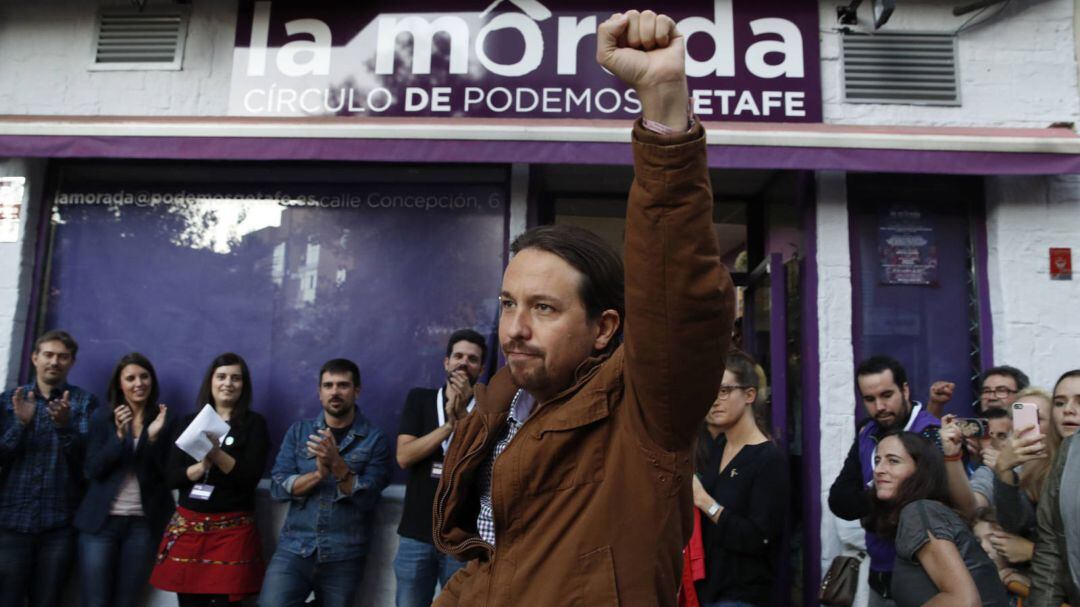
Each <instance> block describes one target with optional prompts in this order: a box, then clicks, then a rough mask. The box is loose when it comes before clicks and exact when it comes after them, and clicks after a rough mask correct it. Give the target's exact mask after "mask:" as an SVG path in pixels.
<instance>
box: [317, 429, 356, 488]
mask: <svg viewBox="0 0 1080 607" xmlns="http://www.w3.org/2000/svg"><path fill="white" fill-rule="evenodd" d="M307 451H308V454H309V455H313V456H314V457H315V459H316V466H318V470H319V474H320V475H322V476H323V477H324V478H325V477H326V476H327V475H329V474H333V475H334V478H336V479H338V480H341V479H342V478H344V477H345V475H347V474H348V473H349V469H348V466H346V465H345V460H344V459H343V458H342V457H341V453H340V452H339V451H338V445H337V441H336V440H334V433H333V432H331V431H330V429H329V428H323V429H322V430H319V433H318V434H311V435H309V436H308V440H307Z"/></svg>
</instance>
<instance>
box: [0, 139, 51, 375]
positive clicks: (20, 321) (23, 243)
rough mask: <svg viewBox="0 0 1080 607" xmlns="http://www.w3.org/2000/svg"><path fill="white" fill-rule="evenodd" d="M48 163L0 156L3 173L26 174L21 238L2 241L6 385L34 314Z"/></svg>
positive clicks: (0, 299) (0, 310) (0, 342)
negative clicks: (32, 297) (33, 293)
mask: <svg viewBox="0 0 1080 607" xmlns="http://www.w3.org/2000/svg"><path fill="white" fill-rule="evenodd" d="M44 168H45V163H44V162H43V161H39V160H25V159H6V160H4V159H0V177H23V178H24V179H25V180H26V182H25V186H24V189H23V202H22V209H21V212H22V215H21V217H20V224H21V225H20V226H19V240H18V242H0V379H2V380H3V382H4V383H3V386H4V387H3V388H0V389H5V390H6V389H7V388H8V387H10V386H14V385H15V382H16V381H17V380H18V373H19V366H20V365H21V363H22V347H23V338H24V337H25V335H26V326H27V321H28V320H29V319H30V318H31V316H32V311H31V310H30V309H29V305H30V291H31V289H30V284H31V283H32V281H33V271H34V268H33V264H34V245H35V243H36V242H37V237H36V236H37V234H36V229H37V225H38V217H40V212H41V210H40V209H41V205H40V204H36V203H35V201H37V200H38V199H40V197H41V195H42V194H41V192H42V189H43V187H44V177H45V170H44Z"/></svg>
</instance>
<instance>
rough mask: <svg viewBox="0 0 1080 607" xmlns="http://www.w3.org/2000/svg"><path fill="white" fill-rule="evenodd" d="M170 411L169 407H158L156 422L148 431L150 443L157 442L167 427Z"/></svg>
mask: <svg viewBox="0 0 1080 607" xmlns="http://www.w3.org/2000/svg"><path fill="white" fill-rule="evenodd" d="M168 411H169V407H168V406H167V405H161V404H159V405H158V414H157V417H155V418H154V421H152V422H150V426H149V427H148V428H147V429H146V431H147V432H149V435H148V438H149V439H150V442H154V441H156V440H157V437H158V435H159V434H161V429H162V428H163V427H165V417H166V415H167V414H168ZM214 445H215V446H216V445H217V443H216V442H215V443H214Z"/></svg>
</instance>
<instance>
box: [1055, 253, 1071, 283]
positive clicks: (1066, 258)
mask: <svg viewBox="0 0 1080 607" xmlns="http://www.w3.org/2000/svg"><path fill="white" fill-rule="evenodd" d="M1050 278H1051V279H1052V280H1072V249H1054V248H1051V249H1050Z"/></svg>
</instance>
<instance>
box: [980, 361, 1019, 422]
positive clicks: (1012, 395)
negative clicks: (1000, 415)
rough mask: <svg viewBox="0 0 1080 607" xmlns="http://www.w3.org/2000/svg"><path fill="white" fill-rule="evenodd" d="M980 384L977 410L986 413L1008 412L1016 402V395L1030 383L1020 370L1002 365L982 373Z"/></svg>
mask: <svg viewBox="0 0 1080 607" xmlns="http://www.w3.org/2000/svg"><path fill="white" fill-rule="evenodd" d="M980 384H981V390H980V392H979V410H980V411H988V410H990V409H1005V410H1008V408H1009V407H1011V406H1012V404H1013V403H1014V402H1016V394H1017V393H1018V392H1020V391H1021V390H1023V389H1024V388H1027V387H1028V385H1030V384H1031V382H1030V381H1029V380H1028V376H1027V375H1025V374H1024V372H1023V371H1021V370H1020V369H1017V368H1016V367H1010V366H1008V365H1002V366H1000V367H993V368H990V369H987V370H986V371H984V372H983V374H982V381H981V382H980Z"/></svg>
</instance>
